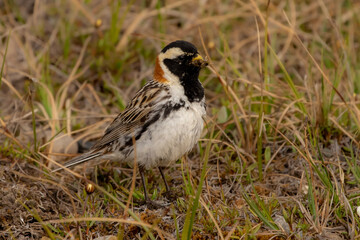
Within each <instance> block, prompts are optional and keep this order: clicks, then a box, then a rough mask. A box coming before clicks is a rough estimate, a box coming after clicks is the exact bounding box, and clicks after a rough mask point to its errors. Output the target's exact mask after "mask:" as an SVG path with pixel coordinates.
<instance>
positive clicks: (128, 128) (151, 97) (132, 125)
mask: <svg viewBox="0 0 360 240" xmlns="http://www.w3.org/2000/svg"><path fill="white" fill-rule="evenodd" d="M170 98H171V93H170V90H169V87H168V86H167V85H166V84H162V83H159V82H156V81H153V80H151V81H149V82H148V83H147V84H145V85H144V86H143V87H142V88H141V89H140V90H139V91H138V92H137V93H136V94H135V96H134V97H133V98H132V100H131V101H130V102H129V103H128V105H127V106H126V108H125V109H124V111H123V112H121V113H120V114H119V115H118V116H117V117H116V118H115V119H114V120H113V121H112V123H111V124H110V125H109V126H108V127H107V129H106V130H105V133H104V136H103V137H102V138H101V139H100V140H99V141H98V142H97V143H96V144H95V145H94V146H93V148H102V147H103V146H105V145H107V144H109V143H111V142H112V141H114V140H118V139H119V137H121V136H124V137H125V136H128V135H132V134H133V133H135V132H136V131H138V129H140V128H142V126H143V125H144V124H145V123H146V122H147V121H149V119H150V118H151V116H152V115H154V114H155V112H156V111H157V109H161V106H162V105H164V104H166V102H167V100H168V99H170Z"/></svg>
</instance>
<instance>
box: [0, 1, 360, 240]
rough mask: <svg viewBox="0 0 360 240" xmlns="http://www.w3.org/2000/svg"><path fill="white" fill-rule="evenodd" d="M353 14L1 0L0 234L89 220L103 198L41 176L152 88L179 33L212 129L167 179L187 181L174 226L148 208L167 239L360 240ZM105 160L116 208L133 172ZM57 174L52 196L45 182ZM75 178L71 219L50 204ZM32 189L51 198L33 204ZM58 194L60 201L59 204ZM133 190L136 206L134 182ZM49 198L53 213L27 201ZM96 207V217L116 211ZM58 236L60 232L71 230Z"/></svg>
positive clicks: (234, 5)
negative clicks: (160, 59)
mask: <svg viewBox="0 0 360 240" xmlns="http://www.w3.org/2000/svg"><path fill="white" fill-rule="evenodd" d="M359 16H360V2H359V1H351V0H336V1H334V0H315V1H303V0H301V1H300V0H299V1H298V0H272V1H265V0H251V1H243V0H237V1H225V0H224V1H221V0H198V1H193V0H185V1H182V0H179V1H172V0H169V1H167V0H166V1H165V0H163V1H150V0H144V1H140V0H130V1H115V0H106V1H100V0H83V1H82V0H67V1H65V0H63V1H45V0H35V1H33V0H29V1H23V0H2V1H0V63H1V64H2V65H1V66H0V67H1V80H0V84H1V85H0V132H1V134H0V157H1V159H0V165H1V166H2V167H1V168H2V169H0V176H4V177H3V180H1V181H2V182H0V183H2V184H3V186H4V187H2V188H1V190H0V196H1V194H3V196H6V200H4V201H3V202H2V203H0V213H1V211H2V210H1V209H3V211H4V212H3V216H4V219H5V221H4V223H3V225H2V227H1V226H0V237H1V236H6V237H8V236H10V235H12V236H15V237H16V238H17V239H21V238H23V237H25V238H24V239H26V237H28V236H33V237H35V238H38V237H39V238H40V236H43V235H44V234H45V232H47V231H45V230H44V229H45V228H43V227H41V225H39V224H38V225H36V222H38V221H39V220H38V219H37V218H36V217H34V216H38V217H39V216H40V218H41V219H43V220H50V219H56V218H58V217H59V214H60V215H62V216H72V215H76V216H83V215H86V216H98V215H97V214H99V213H97V212H96V211H94V206H97V205H96V204H95V202H97V201H99V199H102V198H103V197H104V196H103V195H101V193H99V194H98V195H92V197H93V199H92V200H93V203H91V204H94V205H92V206H89V204H88V205H86V206H84V205H83V204H84V202H81V201H80V200H79V199H81V196H82V195H81V194H85V193H83V192H82V191H83V190H81V189H82V187H83V184H84V182H81V180H79V179H77V178H76V180H75V181H74V179H73V178H71V177H70V180H69V179H68V178H65V179H63V178H64V176H52V175H48V174H47V172H48V169H49V167H52V166H53V163H52V161H53V160H57V161H62V160H65V159H66V158H69V157H71V156H74V155H75V154H77V153H78V152H81V151H83V150H86V148H88V147H89V146H91V142H92V141H94V140H96V139H97V138H99V137H101V135H102V134H103V131H104V129H105V128H106V126H107V125H108V124H109V123H110V122H111V120H112V118H113V117H115V116H116V115H117V114H118V113H119V112H121V111H122V110H123V109H124V107H125V105H126V103H127V102H128V101H129V100H130V99H131V98H132V97H133V96H134V94H135V93H136V91H137V90H138V89H140V87H141V86H143V85H144V84H145V82H146V81H147V80H149V79H151V78H152V74H153V66H154V63H155V59H156V56H157V54H158V53H159V51H160V50H161V49H162V48H163V47H164V46H165V45H166V44H167V43H169V42H171V41H174V40H178V39H182V40H186V41H189V42H192V43H193V44H194V45H196V46H197V48H198V49H199V51H200V53H201V54H202V55H204V56H207V58H208V59H209V61H210V66H209V67H208V68H207V69H205V70H204V71H202V73H201V74H200V80H201V82H202V83H203V85H204V87H205V91H206V92H205V93H206V99H207V101H206V102H207V105H208V119H207V120H206V121H207V126H206V129H205V130H204V133H203V135H202V139H201V141H200V142H199V145H198V146H197V147H196V148H195V149H194V151H193V152H191V153H190V154H189V155H188V156H187V157H184V158H183V159H182V160H179V162H177V164H175V165H174V166H173V167H172V168H170V169H169V170H168V174H169V175H170V178H171V179H173V182H172V184H179V185H180V186H183V187H182V193H181V194H180V196H181V198H180V200H178V205H177V206H178V207H177V208H176V210H174V211H176V214H178V216H179V218H176V219H175V220H173V219H172V218H171V217H170V220H169V219H168V218H165V217H164V216H167V214H169V215H171V214H170V213H164V212H161V213H158V212H157V213H146V214H148V215H147V216H152V217H154V216H162V217H163V218H161V219H160V220H158V221H157V222H156V221H155V222H156V225H157V226H158V227H159V228H160V229H161V231H163V233H162V234H163V236H166V238H167V239H172V238H174V239H176V238H178V237H179V236H180V235H181V234H183V236H185V235H184V232H185V231H190V234H192V235H191V236H192V239H225V238H227V239H239V238H241V237H243V238H245V239H256V238H257V239H270V238H272V239H313V238H312V237H314V238H315V239H330V238H331V239H354V238H355V237H356V236H358V232H359V224H360V220H359V216H358V215H357V213H356V209H357V206H359V205H360V200H359V196H360V190H359V183H360V167H359V165H360V164H359V163H360V160H359V146H360V145H359V130H360V99H359V92H360V68H359V67H360V59H359V54H358V53H359V48H360V42H359V39H360V31H359V29H360V17H359ZM79 143H80V144H79ZM206 164H207V165H206ZM110 166H111V164H108V165H106V167H107V168H106V167H105V170H99V171H101V172H100V173H99V175H100V176H103V178H102V180H99V184H100V183H101V184H103V185H102V186H106V187H105V188H106V189H107V191H109V192H110V193H111V194H113V195H114V196H116V197H117V198H119V199H123V201H124V202H126V199H127V198H128V196H129V193H128V192H127V193H126V194H124V193H119V192H118V191H120V190H119V189H121V191H124V189H129V188H130V185H131V175H132V170H131V169H127V168H125V167H124V166H122V168H124V169H122V168H121V169H122V170H121V173H119V174H120V175H119V176H118V179H117V178H116V177H114V178H115V180H113V181H112V182H111V181H109V179H108V178H109V176H113V175H114V173H113V172H112V171H113V170H111V167H110ZM204 166H207V168H208V169H209V170H208V172H207V175H206V184H205V183H204V185H202V184H203V183H202V181H201V179H199V178H200V175H201V170H202V168H203V167H204ZM109 169H110V170H109ZM82 170H84V168H82ZM19 174H20V175H19ZM21 174H22V175H21ZM157 174H158V173H157V172H156V171H154V172H152V171H150V174H149V175H150V178H149V181H148V184H149V188H150V189H151V188H153V189H154V188H155V190H153V191H154V192H153V193H152V194H153V196H154V198H159V196H158V194H159V193H162V192H164V187H163V186H162V185H161V187H160V186H158V185H157V184H156V182H157V181H158V179H157V177H156V175H157ZM185 175H186V176H187V177H184V176H185ZM26 176H28V177H26ZM29 176H33V177H34V176H36V177H37V179H32V178H29ZM60 177H61V178H62V182H61V184H60V185H61V187H60V186H57V185H56V184H53V183H49V181H50V180H51V181H54V182H57V181H58V180H57V179H59V178H60ZM44 178H45V179H49V181H44V180H43V179H44ZM110 178H111V177H110ZM29 179H31V180H29ZM71 179H72V180H71ZM109 182H110V183H109ZM15 183H16V185H17V190H14V191H13V192H11V193H9V192H8V189H9V188H10V187H11V186H13V184H15ZM69 184H72V185H71V187H69V189H68V191H66V194H68V195H69V196H73V198H74V199H75V203H74V202H73V203H72V207H71V209H70V208H69V207H68V205H66V204H65V205H61V203H59V202H57V200H51V201H50V200H49V199H50V197H49V196H52V194H54V193H55V192H57V191H60V192H61V190H59V189H64V188H67V187H65V186H68V185H69ZM101 184H100V185H101ZM159 184H160V183H159ZM198 185H200V187H202V188H200V189H202V193H201V195H200V198H199V199H200V200H199V199H198V201H199V202H198V204H199V208H198V209H197V214H196V215H195V216H193V221H194V222H195V223H196V224H195V228H194V229H193V228H192V225H191V224H190V226H191V227H188V225H186V224H185V226H187V227H184V229H182V231H180V232H179V231H178V229H177V230H176V227H174V226H175V225H174V222H176V223H177V224H179V226H182V225H183V224H184V222H185V223H186V216H187V215H186V213H187V212H189V209H190V207H189V206H194V205H193V204H194V203H193V197H192V196H195V192H196V189H197V186H198ZM29 189H32V190H31V191H30V190H29ZM41 189H47V190H46V191H45V192H47V193H45V195H46V196H47V195H49V196H47V197H46V196H45V197H43V198H41V197H39V191H42V190H41ZM76 193H77V194H78V195H76ZM66 194H65V193H64V191H63V193H62V196H58V197H57V198H58V199H63V200H64V201H65V202H66V201H67V202H68V201H69V200H68V199H69V196H68V195H66ZM122 194H123V195H122ZM134 194H135V195H134V198H136V197H139V198H141V189H140V187H138V190H135V193H134ZM136 194H138V195H136ZM85 195H86V194H85ZM160 195H161V194H160ZM18 198H20V200H21V199H22V201H25V199H32V201H34V202H35V203H36V204H34V203H33V205H31V204H30V205H31V206H33V207H34V209H35V210H36V211H35V210H34V209H33V210H34V211H33V212H32V213H30V212H29V211H27V210H26V209H25V208H24V207H23V205H21V204H20V203H17V205H16V206H17V207H18V208H19V209H22V211H23V213H22V215H21V216H27V217H25V220H23V222H21V221H20V220H19V216H18V214H15V213H14V212H13V208H12V207H10V208H9V206H10V203H13V202H14V201H15V199H18ZM4 199H5V198H4ZM65 199H67V200H65ZM96 199H97V200H96ZM201 201H203V202H201ZM43 202H45V203H46V204H47V205H46V206H47V207H45V208H44V209H41V208H38V207H36V206H37V205H39V204H40V203H43ZM85 202H86V201H85ZM202 203H203V204H202ZM68 204H70V203H69V202H68ZM91 204H90V205H91ZM115 205H116V204H115ZM116 206H117V205H116ZM205 206H206V207H205ZM97 207H98V208H99V209H102V211H103V212H102V215H101V216H103V217H108V216H111V214H112V212H111V211H113V208H114V207H113V208H112V207H109V205H106V206H103V205H102V206H101V207H100V206H97ZM48 208H51V209H53V210H51V211H50V210H48ZM95 208H96V207H95ZM115 208H116V207H115ZM118 208H119V209H121V208H120V207H118ZM30 209H32V208H31V207H30ZM76 209H77V210H76ZM79 209H85V211H84V213H80V212H77V211H78V210H79ZM168 209H171V208H170V207H169V208H168ZM195 210H196V208H195ZM168 211H170V210H168ZM34 212H37V214H38V215H36V214H35V215H34ZM140 212H141V211H140ZM75 213H77V214H75ZM82 214H83V215H82ZM151 214H154V215H151ZM171 216H172V215H171ZM204 216H205V218H204ZM206 216H210V217H206ZM0 217H1V214H0ZM149 218H150V217H149ZM31 219H37V221H33V222H32V220H31ZM144 219H145V220H144ZM164 219H165V220H164ZM142 220H144V221H145V222H149V223H150V224H153V223H154V220H149V219H147V218H145V217H144V218H143V219H142ZM34 222H35V223H34ZM26 223H28V225H26ZM29 224H30V225H29ZM166 224H168V225H169V227H168V228H166V227H165V225H166ZM73 225H75V224H73ZM25 226H27V227H25ZM52 226H53V227H52V228H51V229H52V231H53V232H55V234H58V235H59V236H63V237H64V236H65V235H66V233H67V232H68V231H69V227H66V226H65V224H63V225H62V224H59V223H57V224H55V225H52ZM68 226H70V225H68ZM94 226H96V227H94ZM100 226H102V227H104V225H103V224H102V223H96V224H95V225H91V226H88V225H86V224H83V225H81V229H85V230H86V231H85V230H84V231H85V232H86V234H89V235H86V234H84V231H80V230H79V233H77V234H78V235H76V234H75V233H74V234H75V236H80V235H82V234H83V235H86V236H90V235H91V233H93V232H94V231H97V233H101V234H100V235H104V234H103V233H105V232H107V233H109V235H116V232H117V230H118V227H117V226H112V225H111V224H110V223H109V226H111V227H109V226H108V227H109V229H111V230H108V231H105V230H104V231H103V230H102V229H103V228H102V227H100ZM166 226H167V225H166ZM54 229H56V230H54ZM124 231H125V232H126V234H128V236H132V235H131V234H134V236H137V235H136V234H140V233H141V234H143V232H144V230H143V229H141V228H139V229H137V230H134V229H130V230H129V229H128V228H126V229H125V230H124ZM131 231H135V233H134V232H131ZM27 232H28V235H26V233H27ZM80 232H82V233H80ZM155 232H156V231H155ZM200 233H201V234H200ZM1 234H3V235H1ZM141 234H140V235H141ZM157 234H160V233H159V232H157ZM45 235H46V234H45ZM160 235H161V234H160ZM160 235H157V236H160ZM49 236H50V237H51V234H50V235H49ZM91 236H93V237H94V236H95V235H94V234H93V235H91ZM189 236H190V235H189ZM202 237H204V238H202Z"/></svg>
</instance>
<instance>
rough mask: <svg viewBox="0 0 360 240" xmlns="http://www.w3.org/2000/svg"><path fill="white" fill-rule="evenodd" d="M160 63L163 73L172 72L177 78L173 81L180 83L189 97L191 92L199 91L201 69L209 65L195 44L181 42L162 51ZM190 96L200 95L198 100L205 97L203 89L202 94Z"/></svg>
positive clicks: (173, 43) (169, 45)
mask: <svg viewBox="0 0 360 240" xmlns="http://www.w3.org/2000/svg"><path fill="white" fill-rule="evenodd" d="M158 61H159V64H160V66H161V67H162V70H163V72H165V73H166V72H170V73H171V74H172V75H174V76H175V77H176V79H173V81H180V83H181V84H182V85H183V87H184V89H185V94H186V95H189V94H188V93H189V92H193V91H199V89H197V88H199V85H200V86H201V84H200V82H199V80H198V77H199V73H200V70H201V68H203V67H205V66H206V65H207V62H206V61H205V60H204V59H203V58H202V57H201V55H200V54H199V52H198V50H197V49H196V47H195V46H194V45H193V44H191V43H189V42H186V41H181V40H178V41H175V42H172V43H170V44H168V45H167V46H166V47H165V48H164V49H163V50H162V51H161V53H160V54H159V57H158ZM155 70H156V69H155ZM171 74H169V75H171ZM170 82H171V81H170ZM201 88H202V86H201ZM190 95H198V96H195V98H196V99H198V98H199V97H203V89H202V93H199V94H196V93H195V94H193V93H191V94H190ZM190 95H189V96H188V98H189V100H190V98H193V96H190ZM200 95H202V96H200Z"/></svg>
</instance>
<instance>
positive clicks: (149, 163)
mask: <svg viewBox="0 0 360 240" xmlns="http://www.w3.org/2000/svg"><path fill="white" fill-rule="evenodd" d="M207 65H208V62H207V61H206V59H204V58H203V57H202V56H201V55H200V53H199V52H198V50H197V48H196V47H195V46H194V45H193V44H192V43H190V42H187V41H183V40H177V41H174V42H171V43H169V44H168V45H166V46H165V47H164V48H163V49H162V50H161V52H160V53H159V55H158V56H157V58H156V61H155V68H154V74H153V77H152V79H151V80H149V81H148V82H147V83H146V84H145V85H144V86H143V87H142V88H141V89H140V90H139V91H138V92H137V93H136V94H135V96H134V97H133V98H132V100H131V101H130V102H129V103H128V104H127V106H126V107H125V109H124V111H123V112H121V113H120V114H119V115H118V116H117V117H116V118H115V119H114V120H113V121H112V123H111V124H110V125H109V126H108V127H107V128H106V130H105V133H104V135H103V136H102V137H101V138H100V139H99V140H98V141H97V142H96V143H95V144H94V145H93V146H92V148H91V149H90V150H89V151H88V152H87V153H84V154H82V155H80V156H77V157H75V158H73V159H71V160H70V161H68V162H66V163H64V164H63V165H62V167H59V168H57V169H55V170H53V172H56V171H59V170H61V169H64V168H69V167H73V166H75V165H78V164H81V163H85V162H88V161H99V160H101V159H104V160H105V159H106V160H111V161H120V162H126V163H130V164H131V163H133V162H134V159H135V161H136V163H137V164H138V166H139V173H140V177H141V181H142V185H143V189H144V199H145V200H144V201H145V204H153V202H152V201H151V200H150V198H149V195H148V193H147V189H146V185H145V177H144V172H145V171H146V170H147V169H153V168H158V169H159V172H160V174H161V177H162V179H163V181H164V183H165V187H166V192H168V193H170V187H169V185H168V183H167V181H166V179H165V175H164V173H163V169H164V168H165V167H167V166H169V165H171V164H172V163H174V162H175V161H177V160H178V159H179V158H181V157H182V156H183V155H184V154H186V153H187V152H189V151H190V150H192V148H193V147H194V145H195V144H196V143H197V142H198V140H199V138H200V135H201V133H202V130H203V127H204V118H205V116H206V103H205V94H204V87H203V86H202V84H201V82H200V81H199V74H200V70H201V69H202V68H204V67H206V66H207Z"/></svg>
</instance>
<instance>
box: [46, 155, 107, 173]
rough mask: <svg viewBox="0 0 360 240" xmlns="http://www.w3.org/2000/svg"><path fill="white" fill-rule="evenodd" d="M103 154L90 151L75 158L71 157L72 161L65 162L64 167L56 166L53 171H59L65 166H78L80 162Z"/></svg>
mask: <svg viewBox="0 0 360 240" xmlns="http://www.w3.org/2000/svg"><path fill="white" fill-rule="evenodd" d="M101 155H102V152H88V153H84V154H82V155H80V156H77V157H74V158H73V159H71V160H70V161H68V162H66V163H64V164H63V167H60V168H55V169H54V170H52V172H57V171H59V170H62V169H64V168H69V167H73V166H76V165H78V164H81V163H84V162H87V161H89V160H91V159H94V158H97V157H100V156H101Z"/></svg>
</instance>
